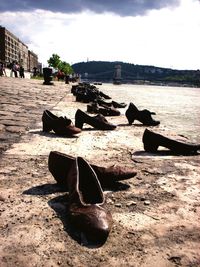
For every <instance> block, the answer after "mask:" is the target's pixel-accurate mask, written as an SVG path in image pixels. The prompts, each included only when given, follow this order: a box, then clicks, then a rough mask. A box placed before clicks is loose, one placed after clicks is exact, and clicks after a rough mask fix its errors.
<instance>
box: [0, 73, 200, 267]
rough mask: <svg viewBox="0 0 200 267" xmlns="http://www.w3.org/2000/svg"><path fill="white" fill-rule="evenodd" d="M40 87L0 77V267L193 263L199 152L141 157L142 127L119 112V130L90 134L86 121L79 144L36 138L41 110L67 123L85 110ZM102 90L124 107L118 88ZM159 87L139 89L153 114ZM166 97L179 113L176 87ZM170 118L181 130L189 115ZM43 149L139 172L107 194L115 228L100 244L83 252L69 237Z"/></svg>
mask: <svg viewBox="0 0 200 267" xmlns="http://www.w3.org/2000/svg"><path fill="white" fill-rule="evenodd" d="M42 82H43V81H37V80H30V79H23V80H21V79H15V78H9V77H2V78H0V94H1V96H0V141H1V142H0V157H1V160H0V214H1V220H0V266H1V267H13V266H20V267H43V266H44V267H49V266H52V267H54V266H55V267H66V266H76V267H90V266H91V267H97V266H98V267H105V266H106V267H107V266H114V267H116V266H120V267H121V266H126V267H129V266H130V267H133V266H134V267H152V266H159V267H176V266H193V267H198V266H200V243H199V240H200V228H199V221H200V205H199V203H200V188H199V177H200V169H199V156H188V157H178V156H177V157H175V156H172V155H169V156H166V155H162V154H161V155H157V154H155V155H151V154H150V155H149V154H148V153H144V151H143V144H142V142H141V136H142V133H143V131H144V127H143V126H141V125H138V127H137V125H134V126H128V125H127V120H126V118H125V116H124V111H125V110H122V115H121V116H119V117H116V118H114V117H112V118H111V117H109V121H111V122H113V123H115V124H117V125H118V127H117V129H116V130H115V131H96V130H94V129H92V130H91V128H90V129H89V128H88V126H87V125H86V126H84V129H83V131H82V132H81V134H80V135H79V136H78V138H61V137H57V136H56V135H54V134H52V133H43V132H42V131H41V129H42V123H41V117H42V113H43V111H44V110H45V109H49V110H51V111H53V113H54V112H55V114H56V115H66V116H69V118H71V119H72V120H73V121H74V114H75V112H76V109H77V108H81V109H84V110H85V109H86V105H85V104H83V103H78V102H75V101H74V97H73V95H72V94H70V89H71V86H70V85H66V84H64V83H62V82H54V84H55V86H44V85H43V84H42ZM102 88H105V93H108V94H109V95H111V96H112V97H113V99H114V100H118V99H119V93H120V90H121V95H122V97H123V100H124V101H125V99H124V98H125V96H124V89H123V87H118V88H117V89H116V90H112V88H107V85H105V87H103V86H102ZM120 88H121V89H120ZM149 90H150V87H148V92H149ZM157 90H158V88H152V92H150V93H151V94H150V95H151V97H150V96H149V95H148V92H147V90H144V96H145V98H144V99H145V101H144V102H143V106H144V107H146V106H147V104H148V107H149V108H150V109H152V104H153V103H149V102H148V100H150V102H152V99H156V100H157V99H161V96H160V91H159V95H156V92H157ZM159 90H160V89H159ZM163 92H164V93H165V92H166V95H165V96H166V99H168V96H169V95H171V92H172V91H170V92H169V93H168V90H166V91H165V90H164V88H162V90H161V93H163ZM132 94H133V97H131V98H132V99H133V100H134V101H136V100H137V97H138V101H136V102H137V103H141V102H139V100H141V94H142V92H141V91H139V90H138V89H137V87H134V90H133V92H132ZM130 95H131V92H130ZM188 95H189V96H190V95H192V96H194V97H195V98H197V97H198V95H199V94H198V92H197V93H196V91H195V92H194V91H192V92H191V93H190V94H189V93H188V91H187V95H186V96H187V97H186V98H184V99H185V101H186V100H187V101H186V102H187V103H188V99H189V96H188ZM181 96H182V97H181ZM127 97H128V96H127ZM146 98H148V99H146ZM174 99H175V100H177V101H179V102H178V103H177V105H176V106H177V107H179V108H180V107H181V104H182V105H183V103H185V102H183V89H182V90H181V95H180V97H177V95H176V97H175V98H174V97H173V100H174ZM191 99H192V100H194V98H191ZM121 100H122V98H121V99H120V101H121ZM127 100H128V99H127ZM159 102H162V103H161V104H162V105H163V101H159ZM196 102H198V103H196ZM196 102H195V103H196V107H197V108H198V107H199V101H196ZM169 103H170V102H169V101H168V103H167V105H168V106H170V105H169ZM195 103H194V101H191V103H189V104H188V106H187V108H190V111H191V112H186V115H188V114H192V116H193V115H196V116H197V112H196V109H195ZM167 105H166V107H167ZM173 106H175V105H173ZM166 107H165V110H164V111H165V113H164V112H163V113H164V114H163V119H162V117H161V121H162V122H163V123H162V124H161V125H160V126H159V130H160V131H163V132H166V130H168V128H169V126H170V125H169V124H167V119H168V117H169V119H168V120H169V121H172V122H173V124H174V120H172V119H171V118H172V113H170V112H172V108H171V107H170V108H169V112H168V115H170V116H166ZM184 107H185V106H184ZM159 108H160V109H159ZM162 109H163V107H162V106H161V105H158V104H157V105H156V106H155V110H156V111H158V114H161V115H162ZM153 110H154V109H153ZM187 110H188V109H187ZM175 111H177V110H175ZM63 113H64V114H63ZM174 114H175V115H174V116H176V114H177V112H175V113H174ZM177 120H179V122H180V125H181V126H182V128H185V129H186V130H187V129H188V125H190V124H188V121H190V119H189V118H188V119H187V118H185V117H184V116H182V117H181V116H179V113H178V116H177ZM195 121H196V119H195V118H194V122H195ZM196 124H197V123H194V126H195V125H196ZM166 125H167V126H166ZM178 125H179V124H178ZM197 126H198V124H197ZM197 126H196V127H197ZM194 129H195V128H192V131H194ZM51 150H57V151H60V152H64V153H67V154H69V155H73V156H75V155H79V156H82V157H85V158H86V159H87V160H89V161H91V162H93V163H94V164H98V165H102V166H106V165H111V164H115V163H120V164H123V165H125V166H129V167H133V168H134V169H136V170H137V176H136V177H133V178H131V179H130V180H127V181H124V182H123V183H119V184H118V185H116V187H114V188H109V191H106V192H105V196H106V208H107V209H108V210H109V211H110V212H111V213H112V216H113V227H112V231H111V233H110V235H109V237H108V240H107V242H106V243H105V244H104V245H103V246H102V247H99V248H98V247H90V246H89V245H88V244H87V242H85V240H84V238H83V236H82V235H81V233H79V234H78V233H76V231H72V229H71V226H70V223H69V221H68V211H67V206H68V195H67V194H66V193H65V192H61V190H60V189H59V188H58V186H57V185H56V183H55V181H54V179H53V177H52V175H51V174H50V172H49V171H48V164H47V161H48V154H49V152H50V151H51Z"/></svg>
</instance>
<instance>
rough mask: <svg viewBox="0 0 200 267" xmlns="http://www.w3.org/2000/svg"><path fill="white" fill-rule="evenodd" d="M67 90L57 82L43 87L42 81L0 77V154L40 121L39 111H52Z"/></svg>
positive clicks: (67, 87)
mask: <svg viewBox="0 0 200 267" xmlns="http://www.w3.org/2000/svg"><path fill="white" fill-rule="evenodd" d="M69 88H70V86H67V85H66V84H64V83H61V82H60V83H58V82H54V86H47V85H43V81H42V80H41V81H38V80H33V79H23V80H22V79H20V78H10V77H1V78H0V153H1V152H2V151H5V150H6V149H7V148H8V147H9V146H10V145H11V144H13V143H14V142H16V141H17V140H18V139H19V138H20V136H21V135H22V134H24V133H25V132H26V131H27V130H28V129H29V128H30V127H33V125H34V123H36V121H37V122H39V121H41V116H42V113H43V111H44V110H45V109H50V108H52V107H54V106H55V105H56V104H57V103H58V102H59V101H60V100H61V99H62V98H63V97H64V96H65V95H66V94H67V92H69Z"/></svg>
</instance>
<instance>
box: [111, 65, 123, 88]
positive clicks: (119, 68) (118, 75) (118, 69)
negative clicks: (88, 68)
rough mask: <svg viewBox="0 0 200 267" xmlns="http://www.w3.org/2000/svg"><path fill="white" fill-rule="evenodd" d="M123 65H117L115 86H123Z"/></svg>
mask: <svg viewBox="0 0 200 267" xmlns="http://www.w3.org/2000/svg"><path fill="white" fill-rule="evenodd" d="M121 80H122V77H121V65H116V66H115V70H114V75H113V84H121Z"/></svg>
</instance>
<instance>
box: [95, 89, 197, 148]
mask: <svg viewBox="0 0 200 267" xmlns="http://www.w3.org/2000/svg"><path fill="white" fill-rule="evenodd" d="M98 88H99V90H102V91H103V92H104V93H106V94H108V95H109V96H111V97H112V99H113V100H115V101H118V102H125V103H127V104H129V103H130V102H133V103H134V104H135V105H136V106H137V107H138V108H139V109H140V110H141V109H149V110H150V111H154V112H156V115H153V118H154V119H155V120H160V122H161V124H160V126H159V127H160V128H162V129H163V128H166V129H167V130H169V131H172V132H173V133H176V134H177V135H183V136H185V137H186V138H188V141H191V142H198V143H200V88H189V87H170V86H152V85H151V86H150V85H127V84H124V85H123V84H121V85H113V84H102V85H100V86H98ZM125 110H126V109H125ZM125 110H124V111H123V112H125Z"/></svg>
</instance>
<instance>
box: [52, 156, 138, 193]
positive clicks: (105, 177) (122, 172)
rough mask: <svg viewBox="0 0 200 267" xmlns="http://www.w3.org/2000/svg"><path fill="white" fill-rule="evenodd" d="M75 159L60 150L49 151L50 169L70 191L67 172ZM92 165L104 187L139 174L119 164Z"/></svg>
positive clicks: (60, 184)
mask: <svg viewBox="0 0 200 267" xmlns="http://www.w3.org/2000/svg"><path fill="white" fill-rule="evenodd" d="M74 161H75V158H74V157H72V156H69V155H66V154H64V153H61V152H58V151H51V152H50V153H49V158H48V168H49V171H50V172H51V174H52V175H53V177H54V179H55V180H56V182H57V184H58V185H59V186H60V187H61V189H62V190H65V191H68V187H67V178H66V173H68V172H69V169H70V168H71V165H72V163H73V162H74ZM90 165H91V167H92V168H93V169H94V171H95V173H96V174H97V177H98V179H99V182H100V184H101V186H102V187H103V188H107V187H109V186H111V185H112V184H114V183H116V182H118V181H122V180H127V179H130V178H132V177H134V176H135V175H136V174H137V172H136V171H135V170H134V169H133V168H128V167H124V166H119V165H112V166H109V167H101V166H97V165H94V164H90Z"/></svg>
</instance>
